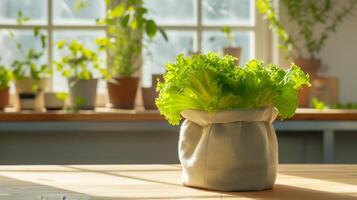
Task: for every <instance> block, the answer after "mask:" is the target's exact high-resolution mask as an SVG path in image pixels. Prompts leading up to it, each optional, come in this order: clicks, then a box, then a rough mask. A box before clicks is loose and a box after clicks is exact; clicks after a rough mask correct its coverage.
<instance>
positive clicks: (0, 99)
mask: <svg viewBox="0 0 357 200" xmlns="http://www.w3.org/2000/svg"><path fill="white" fill-rule="evenodd" d="M8 105H9V88H8V87H5V88H1V89H0V110H4V109H5V108H6V107H7V106H8Z"/></svg>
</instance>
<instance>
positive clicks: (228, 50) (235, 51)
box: [221, 26, 242, 64]
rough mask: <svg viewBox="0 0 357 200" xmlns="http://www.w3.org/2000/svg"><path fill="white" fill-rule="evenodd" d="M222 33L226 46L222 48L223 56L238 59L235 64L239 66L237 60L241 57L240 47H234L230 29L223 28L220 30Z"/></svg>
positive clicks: (227, 27)
mask: <svg viewBox="0 0 357 200" xmlns="http://www.w3.org/2000/svg"><path fill="white" fill-rule="evenodd" d="M221 31H222V33H223V34H224V36H225V38H226V40H227V46H224V47H223V54H224V55H231V56H233V57H236V58H238V59H237V60H236V64H239V60H240V58H241V55H242V47H239V46H236V45H235V44H234V36H233V34H232V30H231V27H229V26H225V27H223V28H222V30H221Z"/></svg>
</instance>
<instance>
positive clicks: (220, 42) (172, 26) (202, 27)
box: [0, 0, 270, 93]
mask: <svg viewBox="0 0 357 200" xmlns="http://www.w3.org/2000/svg"><path fill="white" fill-rule="evenodd" d="M75 2H76V0H16V1H14V0H1V1H0V45H1V47H2V48H1V49H0V55H1V56H2V57H3V58H6V59H3V60H2V62H3V63H4V64H7V65H9V64H11V62H12V61H13V60H14V59H15V58H16V57H19V56H21V52H18V51H16V45H15V44H14V42H12V41H11V40H10V39H9V35H8V31H7V30H8V29H11V30H12V31H13V33H14V35H15V38H16V39H17V40H18V41H20V42H21V43H23V46H24V48H28V47H30V46H31V47H35V48H36V46H37V45H38V46H39V45H40V44H38V42H36V41H34V37H33V34H32V29H33V28H34V27H35V26H40V27H41V31H43V32H44V33H46V34H47V36H48V47H47V50H46V55H45V56H44V58H43V61H41V62H46V61H47V62H48V63H52V61H53V60H57V59H59V58H60V57H61V52H59V51H57V49H56V48H55V47H54V46H55V44H56V42H57V41H59V40H62V39H65V40H71V39H72V38H73V39H78V40H80V41H82V42H84V43H85V45H86V46H88V47H90V48H92V49H94V48H95V46H94V44H93V39H94V38H95V37H100V36H103V35H105V27H101V26H97V25H96V24H95V19H97V18H101V17H102V16H104V14H105V9H106V8H105V1H104V0H87V1H85V2H86V6H85V7H84V8H83V9H81V10H80V11H78V10H76V9H75V6H74V5H75ZM145 4H146V6H147V7H148V8H149V10H150V13H151V17H153V18H154V19H155V20H156V22H157V23H158V24H159V25H160V26H162V27H163V28H165V30H166V32H167V34H168V37H169V42H165V41H164V40H163V38H162V37H161V36H158V37H156V39H155V40H154V41H153V42H148V43H145V45H144V52H143V54H144V66H143V70H142V71H143V85H144V86H149V85H150V84H151V74H157V73H163V72H164V71H165V64H166V62H167V61H173V59H174V58H175V57H176V56H177V55H178V54H180V53H184V54H186V55H187V54H188V53H189V52H204V53H205V52H208V51H218V52H221V53H222V47H223V46H224V45H225V43H226V40H225V38H224V35H223V33H222V32H221V31H220V30H221V29H222V27H223V26H225V25H227V26H230V27H231V28H232V31H233V34H234V36H235V43H236V45H239V46H242V47H243V55H242V59H241V61H240V63H241V64H244V62H246V61H247V60H248V59H250V58H254V57H257V58H261V59H265V60H269V58H270V55H269V52H270V49H269V39H268V38H269V31H268V28H267V27H266V25H265V24H264V23H263V22H262V21H261V20H260V18H261V17H256V12H255V5H254V4H255V1H254V0H180V1H178V0H145ZM19 10H21V11H23V14H24V16H26V17H29V18H30V19H31V20H30V21H29V22H26V23H25V24H23V25H17V24H16V17H17V12H18V11H19ZM38 48H40V46H39V47H38ZM149 50H150V51H149ZM102 56H103V59H104V54H103V55H102ZM52 83H53V84H52V89H54V90H55V91H64V90H67V83H66V81H65V80H64V79H63V78H62V77H61V76H60V75H59V74H58V73H57V72H54V76H53V81H52ZM100 88H101V89H100V90H99V93H104V92H105V90H104V84H103V83H102V84H101V86H100Z"/></svg>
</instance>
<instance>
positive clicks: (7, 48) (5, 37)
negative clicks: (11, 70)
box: [0, 30, 47, 66]
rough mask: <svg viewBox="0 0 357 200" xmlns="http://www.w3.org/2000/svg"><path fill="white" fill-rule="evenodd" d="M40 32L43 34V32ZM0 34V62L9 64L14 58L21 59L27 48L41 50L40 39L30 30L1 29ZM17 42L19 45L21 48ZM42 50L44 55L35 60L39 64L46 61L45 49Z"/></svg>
mask: <svg viewBox="0 0 357 200" xmlns="http://www.w3.org/2000/svg"><path fill="white" fill-rule="evenodd" d="M42 33H44V34H45V32H42ZM0 34H1V35H0V46H1V48H0V55H1V58H2V60H1V63H2V64H4V65H6V66H10V65H11V64H12V63H13V62H14V61H15V60H16V59H17V60H23V59H24V58H25V55H26V52H27V50H28V49H29V48H33V49H34V50H36V51H41V50H42V47H41V41H40V39H39V38H35V36H34V32H33V31H31V30H21V31H20V30H16V31H15V30H1V31H0ZM11 35H13V36H11ZM17 44H20V45H21V50H20V49H19V48H18V47H17ZM43 51H44V55H43V56H42V57H41V58H40V59H39V61H38V62H37V64H39V65H41V64H45V63H47V50H46V49H45V50H43Z"/></svg>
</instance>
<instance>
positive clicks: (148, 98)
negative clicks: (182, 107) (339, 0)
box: [141, 74, 163, 110]
mask: <svg viewBox="0 0 357 200" xmlns="http://www.w3.org/2000/svg"><path fill="white" fill-rule="evenodd" d="M162 77H163V75H162V74H153V75H152V81H151V87H149V88H141V93H142V96H143V104H144V108H145V109H146V110H156V109H157V107H156V104H155V99H156V97H157V96H158V93H157V92H156V86H157V80H158V79H159V80H162Z"/></svg>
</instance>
